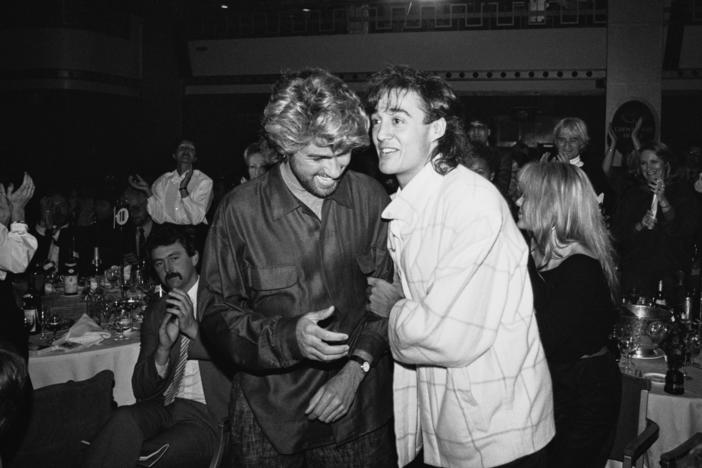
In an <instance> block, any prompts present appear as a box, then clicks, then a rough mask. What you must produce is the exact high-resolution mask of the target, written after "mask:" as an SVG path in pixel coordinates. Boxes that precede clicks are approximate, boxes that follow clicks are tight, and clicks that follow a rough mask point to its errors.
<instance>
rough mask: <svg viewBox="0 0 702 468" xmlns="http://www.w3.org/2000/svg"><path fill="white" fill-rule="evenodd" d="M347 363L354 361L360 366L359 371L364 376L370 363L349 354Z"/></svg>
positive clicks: (368, 369)
mask: <svg viewBox="0 0 702 468" xmlns="http://www.w3.org/2000/svg"><path fill="white" fill-rule="evenodd" d="M349 361H354V362H357V363H358V364H360V365H361V370H362V371H363V373H364V374H367V373H368V372H369V371H370V362H368V361H366V360H365V359H363V358H362V357H360V356H356V355H355V354H349Z"/></svg>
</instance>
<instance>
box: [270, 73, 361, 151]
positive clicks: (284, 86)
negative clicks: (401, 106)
mask: <svg viewBox="0 0 702 468" xmlns="http://www.w3.org/2000/svg"><path fill="white" fill-rule="evenodd" d="M261 125H262V127H263V130H264V132H265V136H266V138H267V139H268V141H269V142H270V144H271V146H272V147H273V148H274V149H275V150H276V151H277V152H278V154H280V155H281V156H282V157H284V158H285V157H287V156H290V155H292V154H295V153H296V152H298V151H299V150H301V149H302V148H304V147H306V146H307V145H309V144H311V143H314V144H315V145H317V146H320V147H331V149H332V151H333V152H334V153H336V154H338V153H346V152H348V151H351V150H354V149H356V148H361V147H364V146H368V144H369V142H370V139H369V136H368V130H369V128H370V121H369V119H368V116H367V115H366V113H365V111H364V110H363V106H362V104H361V100H360V99H359V98H358V96H357V95H356V93H354V92H353V91H352V90H351V89H350V88H349V87H348V86H347V85H346V83H344V82H343V81H342V80H341V79H340V78H338V77H336V76H334V75H332V74H331V73H329V72H328V71H326V70H323V69H321V68H307V69H304V70H301V71H297V72H291V73H287V74H285V75H283V76H282V77H281V79H280V80H279V81H278V82H277V83H276V84H275V85H274V87H273V92H272V93H271V97H270V99H269V100H268V104H267V105H266V108H265V110H264V111H263V120H262V122H261Z"/></svg>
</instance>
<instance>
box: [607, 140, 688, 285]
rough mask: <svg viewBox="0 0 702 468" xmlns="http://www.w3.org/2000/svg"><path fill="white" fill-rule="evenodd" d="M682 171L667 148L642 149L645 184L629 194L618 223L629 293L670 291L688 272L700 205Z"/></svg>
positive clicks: (641, 178)
mask: <svg viewBox="0 0 702 468" xmlns="http://www.w3.org/2000/svg"><path fill="white" fill-rule="evenodd" d="M679 169H680V168H679V164H678V161H677V159H676V157H675V155H674V154H673V153H672V152H671V151H670V149H668V147H667V146H666V145H665V144H663V143H651V144H648V145H644V146H643V147H641V150H640V151H639V174H638V175H639V182H638V183H637V184H635V185H633V186H632V187H630V188H629V189H628V190H627V191H626V192H625V193H624V195H623V197H622V200H621V203H620V205H619V208H618V210H617V212H616V215H615V219H614V223H613V232H614V236H615V238H616V240H617V244H618V249H619V253H620V256H621V270H622V290H623V291H624V292H625V293H632V292H636V294H639V295H643V296H649V297H653V296H654V295H655V292H656V286H657V283H658V281H660V280H663V282H664V286H665V287H666V289H668V288H669V287H670V286H671V285H673V284H674V278H675V273H676V271H678V270H683V271H684V270H686V268H687V263H688V262H689V257H690V251H691V248H690V247H691V244H692V239H693V236H694V233H695V230H696V228H697V225H698V218H697V216H696V214H697V202H696V200H695V197H694V194H693V193H692V189H691V188H690V187H689V184H687V183H685V182H684V181H683V180H681V178H680V176H679ZM668 290H669V289H668Z"/></svg>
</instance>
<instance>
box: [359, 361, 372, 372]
mask: <svg viewBox="0 0 702 468" xmlns="http://www.w3.org/2000/svg"><path fill="white" fill-rule="evenodd" d="M361 369H362V370H363V372H368V371H370V364H368V362H364V363H363V364H361Z"/></svg>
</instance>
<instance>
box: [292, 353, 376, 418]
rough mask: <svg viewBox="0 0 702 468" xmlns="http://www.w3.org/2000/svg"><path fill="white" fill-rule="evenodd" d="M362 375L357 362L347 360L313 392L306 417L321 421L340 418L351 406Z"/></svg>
mask: <svg viewBox="0 0 702 468" xmlns="http://www.w3.org/2000/svg"><path fill="white" fill-rule="evenodd" d="M363 377H364V374H363V371H362V370H361V368H360V366H359V364H358V363H356V362H354V361H349V362H347V363H346V365H345V366H344V367H343V368H342V369H341V371H339V373H338V374H336V375H335V376H334V377H332V378H331V379H329V381H328V382H327V383H325V384H324V385H322V387H321V388H320V389H319V390H317V393H315V394H314V396H313V397H312V399H311V400H310V404H309V405H307V409H306V410H305V414H306V415H307V418H308V419H319V420H320V421H321V422H323V423H331V422H334V421H336V420H337V419H339V418H341V417H342V416H343V415H345V414H346V413H347V412H348V410H349V408H350V407H351V403H353V399H354V398H355V397H356V390H358V386H359V385H360V384H361V381H362V380H363Z"/></svg>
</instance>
